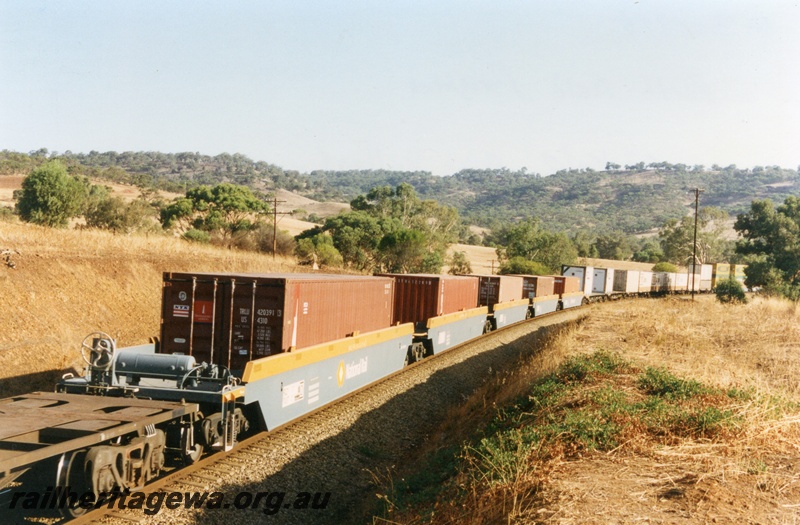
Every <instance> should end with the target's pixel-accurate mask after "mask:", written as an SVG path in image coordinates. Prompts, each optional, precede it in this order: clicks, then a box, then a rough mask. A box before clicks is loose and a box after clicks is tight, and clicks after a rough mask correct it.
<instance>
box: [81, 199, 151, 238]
mask: <svg viewBox="0 0 800 525" xmlns="http://www.w3.org/2000/svg"><path fill="white" fill-rule="evenodd" d="M86 224H87V225H89V226H92V227H93V228H101V229H105V230H111V231H113V232H116V233H131V232H134V231H142V230H147V229H150V228H157V227H158V223H157V222H156V220H155V210H154V209H153V207H152V206H150V204H149V203H148V202H147V201H145V200H144V199H136V200H134V201H131V202H129V203H126V202H124V201H123V200H122V199H120V198H119V197H109V198H106V199H104V200H101V201H99V202H97V203H95V204H93V205H92V207H91V209H90V210H87V212H86Z"/></svg>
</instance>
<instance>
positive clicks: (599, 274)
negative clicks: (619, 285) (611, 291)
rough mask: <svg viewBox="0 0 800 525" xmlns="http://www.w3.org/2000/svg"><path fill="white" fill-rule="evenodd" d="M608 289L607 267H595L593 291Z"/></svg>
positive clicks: (598, 291)
mask: <svg viewBox="0 0 800 525" xmlns="http://www.w3.org/2000/svg"><path fill="white" fill-rule="evenodd" d="M605 291H606V270H605V268H595V269H594V277H593V279H592V293H605Z"/></svg>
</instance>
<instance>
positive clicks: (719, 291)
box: [714, 277, 747, 303]
mask: <svg viewBox="0 0 800 525" xmlns="http://www.w3.org/2000/svg"><path fill="white" fill-rule="evenodd" d="M714 293H715V294H716V296H717V300H718V301H719V302H721V303H746V302H747V298H746V297H745V295H744V290H743V289H742V283H740V282H739V281H737V280H736V279H735V278H734V277H729V278H728V279H727V280H724V281H720V282H718V283H717V286H716V288H714Z"/></svg>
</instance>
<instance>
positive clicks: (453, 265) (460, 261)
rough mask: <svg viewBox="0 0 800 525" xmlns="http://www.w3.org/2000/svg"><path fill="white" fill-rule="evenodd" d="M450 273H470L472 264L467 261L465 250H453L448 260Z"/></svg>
mask: <svg viewBox="0 0 800 525" xmlns="http://www.w3.org/2000/svg"><path fill="white" fill-rule="evenodd" d="M448 265H449V266H450V269H449V270H448V271H447V273H449V274H450V275H469V274H471V273H472V265H471V264H470V263H469V259H468V258H467V254H466V252H453V255H451V256H450V260H449V261H448Z"/></svg>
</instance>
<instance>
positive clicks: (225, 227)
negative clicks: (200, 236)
mask: <svg viewBox="0 0 800 525" xmlns="http://www.w3.org/2000/svg"><path fill="white" fill-rule="evenodd" d="M268 211H269V207H268V206H267V203H266V202H264V201H263V200H261V199H260V198H258V197H257V196H256V195H255V194H254V193H253V191H252V190H251V189H250V188H246V187H244V186H237V185H235V184H229V183H224V184H218V185H216V186H214V187H211V186H198V187H196V188H192V189H191V190H189V191H187V192H186V197H179V198H177V199H175V200H174V201H173V202H172V204H170V205H169V206H167V207H166V208H164V209H162V211H161V224H162V225H163V226H164V228H171V227H173V226H175V225H177V224H180V225H181V226H183V227H185V226H186V225H187V224H189V223H190V224H191V226H192V227H193V228H195V229H197V230H202V231H206V232H209V233H220V234H221V235H222V237H223V239H225V240H226V241H229V240H230V238H231V236H232V235H233V234H234V233H237V232H241V231H250V230H252V229H253V227H254V224H255V223H256V220H257V219H258V217H259V216H261V215H263V214H265V213H267V212H268Z"/></svg>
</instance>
